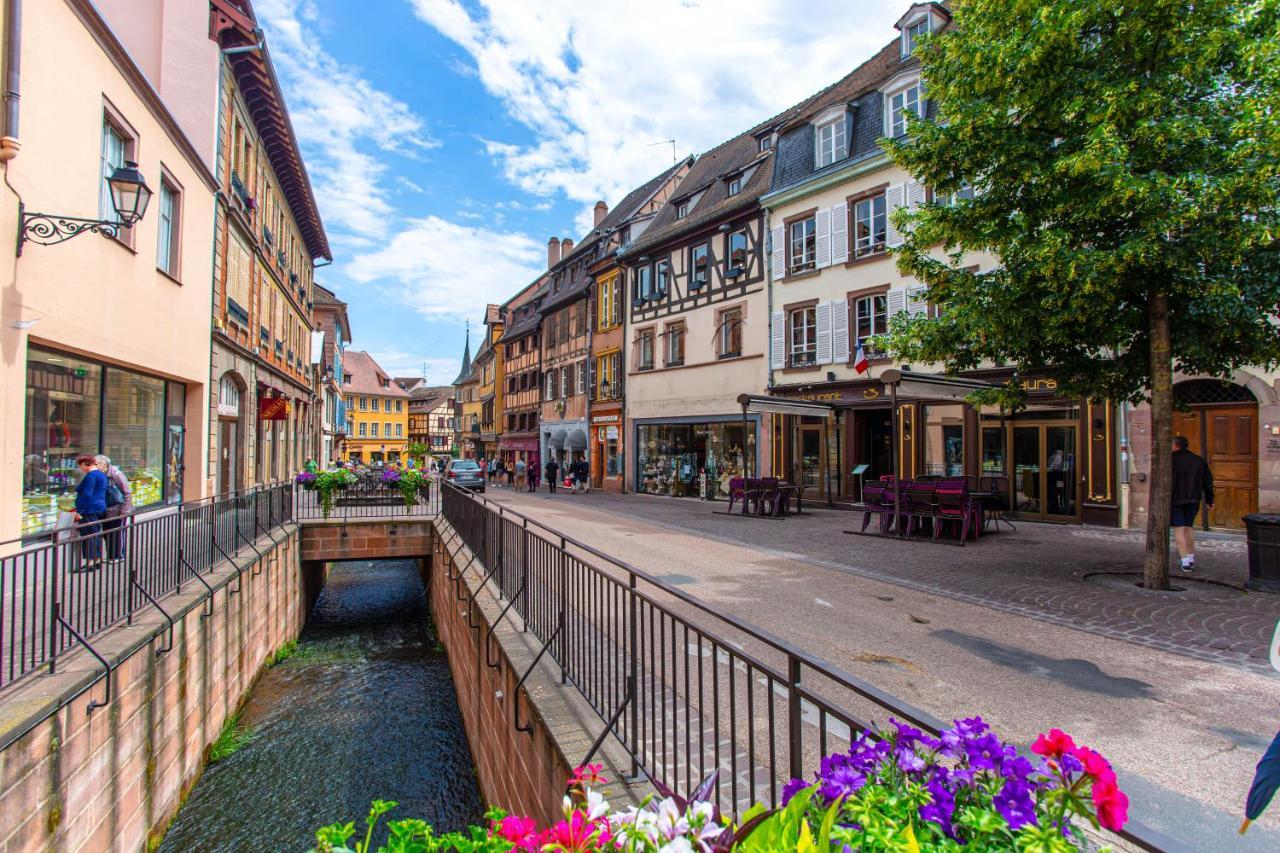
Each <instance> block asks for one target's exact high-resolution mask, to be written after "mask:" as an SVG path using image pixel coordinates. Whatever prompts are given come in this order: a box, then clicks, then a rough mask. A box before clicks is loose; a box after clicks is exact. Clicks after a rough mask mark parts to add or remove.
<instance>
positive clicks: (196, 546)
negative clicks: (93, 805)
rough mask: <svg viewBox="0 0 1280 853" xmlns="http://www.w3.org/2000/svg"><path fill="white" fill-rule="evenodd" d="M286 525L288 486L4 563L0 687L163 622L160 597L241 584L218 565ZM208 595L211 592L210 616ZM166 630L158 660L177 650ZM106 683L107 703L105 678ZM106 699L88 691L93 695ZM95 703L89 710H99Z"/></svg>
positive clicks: (125, 521)
mask: <svg viewBox="0 0 1280 853" xmlns="http://www.w3.org/2000/svg"><path fill="white" fill-rule="evenodd" d="M292 519H293V486H292V484H288V483H285V484H276V485H273V486H269V487H264V488H259V489H252V490H249V491H245V492H237V493H235V494H231V495H220V496H217V497H213V498H206V499H204V500H201V501H196V502H194V503H186V504H179V505H176V506H171V507H166V508H164V509H161V510H159V511H146V512H144V513H135V514H133V515H128V516H123V517H119V518H115V519H106V520H105V521H98V522H90V523H83V524H78V525H75V526H74V527H71V528H68V529H65V530H59V531H57V532H56V533H53V534H52V536H53V538H52V540H51V541H48V542H44V543H41V544H38V545H35V546H32V547H27V548H24V549H23V550H21V551H18V552H17V553H15V554H11V555H10V556H7V557H4V558H3V559H0V587H2V588H3V589H4V595H3V597H2V598H0V626H3V628H4V630H3V632H0V687H5V686H8V685H9V684H11V683H13V682H14V681H16V680H17V679H19V678H22V677H23V676H25V675H27V674H29V673H32V672H37V671H41V670H43V671H47V672H53V671H55V670H56V669H57V666H58V661H59V658H60V657H61V656H62V655H64V654H66V653H67V652H70V651H73V650H74V649H75V648H76V647H77V646H84V647H86V648H87V649H88V650H89V651H90V653H91V654H93V655H94V656H95V657H96V656H97V653H96V652H95V651H94V650H93V648H92V645H91V643H92V641H93V639H94V638H95V637H98V636H100V635H101V634H103V633H105V632H106V631H108V630H109V629H111V628H114V627H116V626H118V625H121V624H124V623H126V622H129V621H131V620H132V619H133V617H134V616H135V615H137V614H138V613H140V612H142V611H146V610H153V611H156V612H159V613H161V614H162V615H164V616H165V617H166V618H169V615H170V614H169V613H168V612H166V610H165V607H164V598H165V596H167V595H169V594H170V593H180V592H182V590H183V589H184V588H188V589H192V588H195V589H199V588H203V589H209V587H210V586H211V585H210V584H209V582H208V581H207V580H205V577H206V576H207V575H210V574H211V573H212V572H214V571H216V570H218V569H219V568H227V569H230V570H231V571H234V572H235V573H236V575H237V577H239V575H240V574H241V573H242V571H243V569H241V568H240V567H238V566H236V565H235V563H234V562H227V563H223V561H230V560H231V558H233V557H237V556H239V555H240V554H241V553H242V552H244V553H248V554H252V553H253V552H254V550H255V542H256V541H257V539H258V538H259V537H260V536H264V535H268V534H269V532H270V531H274V530H276V529H277V528H279V527H280V526H281V525H283V524H285V523H286V522H289V521H291V520H292ZM3 544H13V545H17V543H16V542H15V543H3ZM220 564H222V565H220ZM242 582H243V581H236V583H242ZM238 589H239V586H237V587H235V590H238ZM233 591H234V590H233ZM212 595H213V593H212V591H211V590H210V591H209V593H208V598H209V600H210V603H209V604H208V605H207V606H209V607H212V603H211V600H212ZM169 625H170V628H169V630H168V637H167V638H166V639H165V641H164V645H163V647H162V648H161V649H160V650H159V651H161V652H168V651H169V650H171V649H172V648H173V629H172V625H173V622H172V619H171V618H170V619H169ZM99 660H101V658H99ZM105 680H106V689H105V694H106V696H107V698H108V700H110V698H111V696H112V691H111V672H110V671H108V672H107V673H106V675H105ZM102 692H103V691H101V690H99V688H94V692H93V695H94V696H100V695H102ZM92 701H93V702H94V703H95V704H94V705H93V707H100V705H101V704H105V703H100V702H99V700H98V699H96V698H95V699H93V700H92Z"/></svg>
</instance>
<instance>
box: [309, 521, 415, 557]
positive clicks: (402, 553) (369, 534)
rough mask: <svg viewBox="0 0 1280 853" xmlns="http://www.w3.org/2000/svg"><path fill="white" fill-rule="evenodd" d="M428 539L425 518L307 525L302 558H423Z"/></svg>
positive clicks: (310, 523)
mask: <svg viewBox="0 0 1280 853" xmlns="http://www.w3.org/2000/svg"><path fill="white" fill-rule="evenodd" d="M432 539H433V527H432V523H431V521H430V520H425V519H424V520H422V521H397V522H386V521H373V522H364V523H361V522H347V523H343V522H340V521H332V522H322V523H312V522H307V524H306V526H305V527H303V528H302V559H303V560H304V561H311V560H333V561H339V560H386V559H397V558H401V557H425V556H426V555H428V554H430V553H431V542H432Z"/></svg>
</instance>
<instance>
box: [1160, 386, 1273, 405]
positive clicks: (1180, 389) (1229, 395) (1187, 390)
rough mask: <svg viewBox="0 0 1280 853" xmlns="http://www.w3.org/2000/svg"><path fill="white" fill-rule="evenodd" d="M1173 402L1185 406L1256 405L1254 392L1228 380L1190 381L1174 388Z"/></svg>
mask: <svg viewBox="0 0 1280 853" xmlns="http://www.w3.org/2000/svg"><path fill="white" fill-rule="evenodd" d="M1173 401H1174V402H1175V403H1178V404H1180V405H1183V406H1210V405H1213V404H1215V403H1256V402H1257V398H1256V397H1254V396H1253V392H1252V391H1250V390H1249V389H1248V388H1246V387H1244V386H1243V385H1237V384H1236V383H1234V382H1230V381H1228V380H1226V379H1188V380H1186V381H1185V382H1179V383H1178V384H1177V385H1174V386H1173Z"/></svg>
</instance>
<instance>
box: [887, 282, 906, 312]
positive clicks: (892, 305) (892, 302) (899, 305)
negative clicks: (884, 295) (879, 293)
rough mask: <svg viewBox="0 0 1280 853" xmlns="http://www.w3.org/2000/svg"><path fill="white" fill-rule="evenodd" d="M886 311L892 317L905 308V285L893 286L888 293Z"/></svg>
mask: <svg viewBox="0 0 1280 853" xmlns="http://www.w3.org/2000/svg"><path fill="white" fill-rule="evenodd" d="M887 301H888V306H887V307H888V311H887V312H886V313H887V314H888V316H889V317H894V316H896V315H897V314H900V313H901V312H903V311H906V310H907V290H906V288H905V287H895V288H893V289H891V290H890V291H889V293H888V300H887Z"/></svg>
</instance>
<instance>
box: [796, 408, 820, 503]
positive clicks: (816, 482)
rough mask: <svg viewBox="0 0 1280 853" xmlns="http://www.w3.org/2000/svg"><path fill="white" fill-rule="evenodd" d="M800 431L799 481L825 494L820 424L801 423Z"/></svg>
mask: <svg viewBox="0 0 1280 853" xmlns="http://www.w3.org/2000/svg"><path fill="white" fill-rule="evenodd" d="M798 429H799V432H800V441H799V447H800V482H801V484H802V485H804V486H807V487H808V488H811V489H815V490H817V492H818V493H819V494H826V490H827V479H826V477H825V476H823V474H824V471H825V470H826V467H825V465H824V464H823V463H824V460H823V456H824V455H825V454H824V453H823V452H822V426H821V425H819V424H801V425H800V426H799V427H798Z"/></svg>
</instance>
